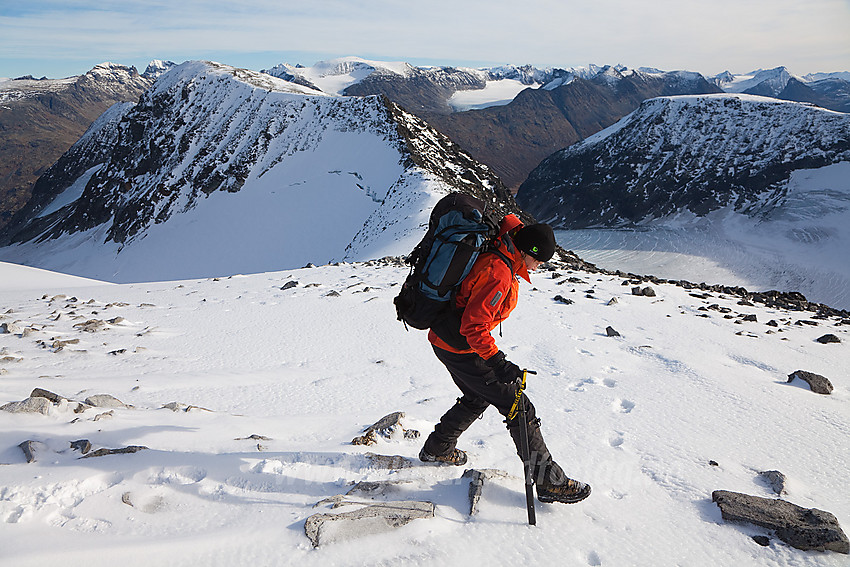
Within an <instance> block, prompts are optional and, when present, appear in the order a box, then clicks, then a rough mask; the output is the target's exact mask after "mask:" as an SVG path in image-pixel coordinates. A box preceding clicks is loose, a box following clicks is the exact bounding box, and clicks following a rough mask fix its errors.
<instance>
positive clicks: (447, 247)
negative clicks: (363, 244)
mask: <svg viewBox="0 0 850 567" xmlns="http://www.w3.org/2000/svg"><path fill="white" fill-rule="evenodd" d="M498 234H499V221H498V219H497V218H496V217H495V215H493V214H491V213H490V212H488V211H487V210H486V206H485V204H484V203H483V202H482V201H480V200H479V199H476V198H475V197H472V196H471V195H467V194H465V193H450V194H448V195H446V196H445V197H443V198H442V199H440V200H439V201H438V202H437V204H436V205H435V206H434V210H433V211H431V218H430V221H429V223H428V232H427V233H425V236H424V238H422V241H421V242H420V243H419V244H417V245H416V248H414V249H413V252H411V253H410V256H409V257H408V260H407V262H408V264H410V265H411V270H410V274H409V275H408V276H407V279H406V280H405V282H404V284H403V285H402V288H401V292H399V294H398V296H397V297H396V298H395V299H394V300H393V303H395V307H396V313H397V315H398V320H399V321H402V322H404V324H405V325H407V326H410V327H413V328H414V329H429V328H431V327H432V326H434V325H435V324H436V323H438V322H439V321H440V320H441V319H443V318H445V317H446V316H447V315H449V314H450V313H451V312H452V310H453V308H454V298H455V296H456V294H457V290H458V289H459V288H460V284H461V282H462V281H463V279H464V278H465V277H466V276H467V275H468V274H469V271H470V270H471V269H472V265H473V264H474V263H475V260H477V259H478V256H479V255H480V254H481V252H483V251H485V250H487V249H489V248H491V246H492V243H493V240H494V239H495V238H496V237H497V236H498Z"/></svg>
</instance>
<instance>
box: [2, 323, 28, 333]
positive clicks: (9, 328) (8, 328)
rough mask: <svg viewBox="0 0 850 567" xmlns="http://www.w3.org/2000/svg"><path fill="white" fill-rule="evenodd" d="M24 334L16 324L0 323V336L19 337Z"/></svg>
mask: <svg viewBox="0 0 850 567" xmlns="http://www.w3.org/2000/svg"><path fill="white" fill-rule="evenodd" d="M21 333H23V329H21V327H20V325H18V324H17V322H15V323H0V335H19V334H21Z"/></svg>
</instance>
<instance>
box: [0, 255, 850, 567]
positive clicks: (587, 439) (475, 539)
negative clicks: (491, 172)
mask: <svg viewBox="0 0 850 567" xmlns="http://www.w3.org/2000/svg"><path fill="white" fill-rule="evenodd" d="M7 268H8V266H6V265H4V264H0V305H2V310H0V324H7V325H8V328H10V329H12V330H11V331H10V332H8V333H5V334H0V374H2V380H0V407H3V406H6V405H7V404H12V407H19V406H18V402H20V401H23V400H29V399H32V400H34V401H32V402H30V404H29V407H30V408H31V411H30V412H29V413H27V412H23V413H12V412H11V411H10V410H9V409H4V410H0V469H2V471H3V472H2V474H3V482H2V487H0V519H2V530H0V541H2V545H3V557H4V558H5V559H4V562H5V563H7V564H9V565H14V566H15V567H44V566H45V565H47V566H50V565H74V566H77V565H86V566H88V567H107V566H113V565H115V564H120V565H122V566H125V567H137V566H138V567H148V566H150V565H171V564H179V565H185V566H198V567H219V566H220V567H233V566H235V565H252V566H277V565H292V566H295V565H297V566H299V567H311V566H315V567H320V566H321V567H325V566H327V565H346V566H348V565H350V566H360V565H406V566H423V567H433V566H435V565H454V564H460V565H470V566H476V567H477V566H483V565H506V564H511V565H568V566H572V565H575V566H582V565H612V566H630V565H636V566H648V565H652V566H655V567H673V566H681V565H693V566H708V565H730V566H731V565H736V566H737V565H741V566H744V565H747V566H748V565H759V566H761V567H787V566H789V565H811V566H819V567H841V566H844V567H846V565H847V555H843V554H841V553H837V552H835V551H827V552H822V551H803V550H800V549H795V548H794V547H791V546H790V545H789V544H787V543H785V542H784V541H782V540H781V539H780V538H779V537H777V536H776V534H775V533H774V531H773V530H770V529H768V528H764V527H759V526H756V525H753V524H749V523H737V522H730V521H726V520H724V519H723V518H722V517H721V512H720V509H719V508H718V506H717V505H716V504H715V503H713V502H712V493H713V492H714V491H716V490H734V491H738V492H741V493H746V494H750V495H753V496H758V497H762V498H766V499H769V501H770V502H779V501H778V500H776V499H777V498H781V499H782V501H785V502H790V503H793V504H796V505H799V506H802V507H804V508H805V509H810V508H815V509H817V510H825V511H826V512H829V513H831V514H834V515H835V517H836V518H837V520H838V522H839V523H840V525H841V527H843V529H844V531H845V532H848V529H850V493H848V491H847V474H846V473H847V467H846V460H847V459H846V455H847V451H846V442H847V436H848V432H850V411H848V404H850V377H848V373H847V360H848V355H850V353H848V348H850V332H848V329H850V327H848V325H847V324H846V323H847V321H846V320H845V319H842V318H841V317H839V316H834V315H833V316H824V315H821V314H819V313H817V312H815V311H805V310H802V311H797V310H793V309H791V310H788V309H784V308H780V307H777V306H767V305H765V304H764V303H759V302H753V301H745V300H744V298H742V297H741V296H739V295H735V294H734V293H729V292H726V291H723V290H718V291H714V290H703V289H687V288H684V287H681V286H676V285H672V284H669V283H665V284H650V283H649V282H641V283H639V282H637V281H634V280H629V279H628V278H624V277H622V276H616V275H613V274H600V273H593V272H583V271H571V270H568V269H564V268H563V267H555V271H544V272H539V273H533V274H532V276H531V277H532V285H527V284H526V283H525V282H523V283H522V284H521V287H520V298H519V304H518V306H517V309H516V310H515V311H514V312H513V314H512V315H511V317H510V318H509V319H508V320H507V321H506V322H505V323H504V324H503V326H502V327H503V328H502V332H501V333H498V336H495V335H497V333H494V336H495V338H496V341H497V344H499V346H500V347H501V348H502V349H504V350H505V351H506V352H508V353H510V354H509V357H510V358H511V360H514V361H515V362H516V363H517V364H520V365H522V366H523V367H527V368H531V369H535V370H536V371H537V372H538V374H537V375H536V376H532V377H530V378H529V381H528V388H527V393H528V395H529V396H530V398H531V399H532V400H533V402H534V404H535V406H536V409H537V414H538V415H539V416H540V418H541V420H542V423H541V428H542V430H543V432H544V434H545V435H546V440H547V444H548V446H549V449H550V450H551V451H552V453H553V456H554V458H555V459H557V460H558V462H559V463H560V464H561V465H562V466H563V467H564V468H565V470H566V471H567V473H568V474H570V475H571V476H573V477H575V478H579V479H581V480H583V481H586V482H589V483H590V484H591V485H592V486H593V494H592V495H591V496H590V498H588V499H587V500H585V501H584V502H582V503H580V504H575V505H559V504H541V503H537V505H536V508H537V525H536V526H535V527H533V528H532V527H529V526H528V525H527V524H526V510H525V498H524V493H523V481H522V466H521V463H520V461H519V459H517V456H516V452H515V450H514V447H513V444H512V443H511V441H510V439H509V437H508V434H507V432H506V431H505V427H504V424H503V423H502V421H503V418H502V416H500V415H499V414H498V413H497V412H496V411H494V410H493V409H492V408H491V409H488V410H487V411H486V412H485V413H484V415H483V416H482V419H480V420H478V421H476V423H474V424H473V425H472V426H471V427H470V428H469V430H468V431H467V432H466V433H464V435H463V436H462V437H461V439H460V443H459V447H460V448H461V449H463V450H466V451H468V452H469V462H468V463H467V466H466V467H448V466H446V467H440V466H430V465H424V464H422V463H420V462H419V461H418V460H417V458H416V457H417V454H418V452H419V449H420V448H421V445H422V441H423V436H424V435H427V434H428V433H429V432H430V431H431V429H432V428H433V426H434V424H435V423H436V421H437V420H438V419H439V417H440V415H441V414H442V413H443V412H444V411H445V410H446V409H447V408H449V407H451V405H452V404H454V403H455V398H456V397H457V396H458V391H457V389H456V388H455V386H454V384H453V383H452V381H451V378H450V377H449V375H448V373H447V372H446V370H445V368H444V367H443V366H442V365H441V364H440V363H439V362H438V361H437V360H436V358H435V357H434V355H433V352H432V351H431V349H430V347H429V345H428V342H427V341H426V339H425V335H424V333H423V332H416V331H414V332H407V331H405V329H404V327H403V326H402V325H401V324H400V323H399V322H397V321H396V320H395V315H394V312H393V308H392V303H391V300H392V297H393V296H394V295H395V294H396V290H397V289H398V284H399V282H401V281H403V280H404V277H405V275H406V274H407V268H406V267H404V266H398V265H394V264H393V263H392V262H390V261H385V262H369V263H349V264H341V265H338V266H334V265H329V266H321V267H317V268H308V269H298V270H287V271H281V272H272V273H264V274H256V275H250V276H242V277H231V278H223V279H220V280H216V279H203V280H194V279H193V280H184V281H179V282H176V281H175V282H159V283H145V284H132V285H104V284H95V283H91V282H90V283H89V285H87V286H86V285H84V282H80V281H78V280H73V281H64V280H59V279H54V280H41V279H40V278H41V277H43V276H41V274H39V275H36V274H27V273H20V271H14V272H10V271H8V269H7ZM12 268H13V269H16V270H17V268H15V267H12ZM56 277H57V278H58V276H56ZM12 281H19V282H21V283H23V284H24V285H22V286H21V287H19V288H17V289H16V288H14V286H11V285H10V284H11V282H12ZM624 281H626V283H628V284H629V285H626V286H624V285H622V284H623V282H624ZM636 285H640V286H641V287H644V286H647V285H651V287H652V288H653V289H654V291H655V293H656V295H655V296H654V297H647V296H643V295H640V296H639V295H634V294H633V293H632V292H631V288H632V286H636ZM559 296H560V297H562V298H566V299H570V300H572V301H574V303H572V304H570V305H567V304H566V303H565V302H564V301H561V300H556V299H555V298H556V297H559ZM612 298H617V301H616V302H612V301H611V299H612ZM751 299H752V298H751ZM10 311H12V312H11V313H10ZM842 321H844V324H842ZM311 322H316V323H311ZM608 326H611V327H612V328H613V329H615V330H616V331H618V332H619V334H620V336H615V337H612V336H609V335H608V333H607V332H606V327H608ZM86 329H88V330H86ZM827 334H832V335H834V336H835V337H837V338H838V339H839V340H840V341H841V342H840V343H838V344H820V343H818V342H817V339H818V338H819V337H822V336H824V335H827ZM797 370H805V371H810V372H814V373H816V374H819V375H822V376H824V377H825V378H827V379H828V380H829V381H830V383H831V384H832V386H833V387H834V390H833V391H832V393H831V394H830V395H819V394H816V393H814V392H812V391H810V388H809V386H808V384H806V383H805V382H804V381H802V380H800V379H793V380H792V381H791V382H790V383H789V378H788V376H789V374H792V373H795V372H796V371H797ZM36 388H40V389H42V390H43V391H44V392H41V393H38V394H37V396H36V397H33V398H30V395H31V394H32V393H33V390H34V389H36ZM51 393H52V394H55V395H56V398H54V399H55V400H56V401H55V402H51V401H50V400H49V399H48V398H44V397H42V396H49V395H51ZM104 394H105V395H104ZM86 400H89V401H90V402H92V404H85V401H86ZM93 404H97V405H93ZM24 405H26V404H24ZM396 411H401V412H404V413H405V416H404V419H403V421H402V425H403V427H404V428H405V429H407V430H408V431H410V430H416V431H419V432H420V436H419V438H412V436H405V435H404V434H403V433H404V432H403V431H401V430H399V429H398V428H396V429H395V432H394V434H388V437H387V438H385V437H381V436H378V437H377V441H376V444H375V445H372V446H363V445H352V444H351V441H352V439H353V438H355V437H356V436H360V435H362V434H363V430H364V429H365V428H366V427H367V426H369V425H371V424H373V423H376V422H377V421H378V420H379V419H380V418H381V417H382V416H385V415H387V414H390V413H391V412H396ZM42 412H43V413H42ZM25 451H27V452H25ZM133 451H135V452H133ZM110 453H113V454H110ZM369 453H371V454H377V455H389V456H397V457H396V458H394V459H392V462H393V463H398V464H396V465H395V466H396V467H402V468H394V469H393V468H383V467H385V466H388V465H382V464H381V462H380V461H377V460H376V459H374V458H370V457H369ZM28 455H29V457H28ZM30 457H31V459H32V462H27V460H28V458H30ZM405 465H409V466H405ZM465 468H474V469H477V470H490V471H491V473H492V474H490V475H489V476H488V477H487V478H486V480H485V482H484V484H483V487H482V488H483V489H482V491H481V493H480V500H478V502H477V506H476V513H474V514H472V513H471V511H472V510H471V504H470V497H469V494H470V485H471V483H470V478H469V477H464V476H463V472H464V469H465ZM498 471H503V472H501V473H499V472H498ZM768 471H779V472H781V473H782V475H783V477H784V479H785V482H784V486H781V485H780V487H779V488H778V489H777V488H774V486H775V484H771V483H770V482H769V481H768V478H769V475H765V474H762V473H765V472H768ZM777 491H781V492H782V494H781V495H779V494H777ZM420 501H421V502H430V503H431V504H433V510H434V513H433V517H430V518H424V519H416V520H413V521H412V522H410V523H408V524H407V525H404V526H401V527H398V528H396V529H390V528H389V527H385V528H384V529H385V530H388V531H386V532H385V533H374V532H377V531H380V525H378V524H376V523H375V522H369V519H368V518H367V519H365V520H364V521H362V522H360V525H359V526H358V525H357V524H356V523H355V524H354V525H353V526H350V527H349V528H348V530H347V532H346V531H345V530H342V529H338V530H337V531H336V536H337V538H336V540H334V538H333V537H331V536H333V535H334V533H333V532H331V531H330V529H329V530H328V532H329V533H327V534H326V536H327V538H326V540H324V539H323V542H324V543H322V544H321V545H320V546H319V547H317V548H314V547H313V545H312V544H311V541H310V540H309V539H308V538H307V536H306V534H305V526H306V523H307V519H308V518H310V517H311V516H313V515H315V514H320V513H325V514H338V513H348V512H352V511H355V510H360V509H363V508H364V507H365V506H370V505H381V504H386V503H387V502H420ZM396 506H399V505H396ZM398 523H401V522H398ZM398 523H397V524H396V525H398ZM363 524H366V525H365V526H364V525H363ZM346 537H347V538H348V539H346ZM758 542H761V543H758Z"/></svg>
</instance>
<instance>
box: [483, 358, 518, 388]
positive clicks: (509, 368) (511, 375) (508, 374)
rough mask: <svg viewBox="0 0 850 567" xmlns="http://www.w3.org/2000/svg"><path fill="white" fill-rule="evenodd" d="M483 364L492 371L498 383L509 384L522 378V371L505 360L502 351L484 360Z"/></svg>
mask: <svg viewBox="0 0 850 567" xmlns="http://www.w3.org/2000/svg"><path fill="white" fill-rule="evenodd" d="M484 364H486V365H487V366H489V367H490V368H492V369H493V374H495V375H496V379H497V380H498V381H499V382H505V383H511V382H516V381H517V380H518V379H520V378H522V369H521V368H520V367H519V366H517V365H516V364H514V363H513V362H511V361H510V360H508V359H507V358H505V353H503V352H502V351H499V352H497V353H496V354H494V355H493V356H491V357H490V358H488V359H487V360H485V361H484Z"/></svg>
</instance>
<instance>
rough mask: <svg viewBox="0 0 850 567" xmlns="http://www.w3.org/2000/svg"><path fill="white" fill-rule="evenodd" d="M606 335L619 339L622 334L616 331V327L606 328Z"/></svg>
mask: <svg viewBox="0 0 850 567" xmlns="http://www.w3.org/2000/svg"><path fill="white" fill-rule="evenodd" d="M605 334H607V335H608V336H609V337H619V336H620V333H618V332H617V331H616V330H615V329H614V327H611V326H608V327H605Z"/></svg>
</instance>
